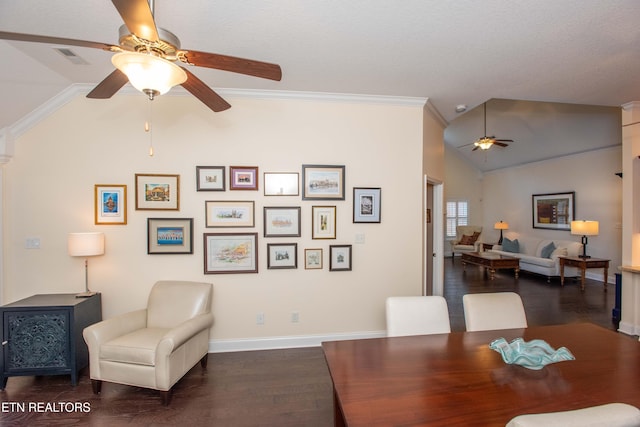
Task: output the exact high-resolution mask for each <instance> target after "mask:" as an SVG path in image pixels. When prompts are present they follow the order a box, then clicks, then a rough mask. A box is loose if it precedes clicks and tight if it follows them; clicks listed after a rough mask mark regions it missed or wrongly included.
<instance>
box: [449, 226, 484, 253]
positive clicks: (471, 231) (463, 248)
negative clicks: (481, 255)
mask: <svg viewBox="0 0 640 427" xmlns="http://www.w3.org/2000/svg"><path fill="white" fill-rule="evenodd" d="M481 233H482V227H481V226H479V225H459V226H457V227H456V239H455V240H451V241H450V242H451V260H454V259H455V256H456V252H458V253H460V252H479V251H480V245H481V244H482V243H481V242H482V241H481V239H480V234H481ZM465 236H467V237H469V238H471V240H473V242H471V243H470V244H469V243H467V242H465ZM474 238H475V239H474Z"/></svg>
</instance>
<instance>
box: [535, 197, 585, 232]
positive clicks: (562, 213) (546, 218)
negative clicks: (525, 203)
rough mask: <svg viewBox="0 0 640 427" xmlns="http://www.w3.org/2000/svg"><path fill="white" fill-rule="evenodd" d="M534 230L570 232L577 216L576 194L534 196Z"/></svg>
mask: <svg viewBox="0 0 640 427" xmlns="http://www.w3.org/2000/svg"><path fill="white" fill-rule="evenodd" d="M531 197H532V215H533V228H547V229H551V230H570V229H571V221H573V219H574V217H575V214H576V203H575V198H576V192H575V191H570V192H566V193H547V194H534V195H533V196H531Z"/></svg>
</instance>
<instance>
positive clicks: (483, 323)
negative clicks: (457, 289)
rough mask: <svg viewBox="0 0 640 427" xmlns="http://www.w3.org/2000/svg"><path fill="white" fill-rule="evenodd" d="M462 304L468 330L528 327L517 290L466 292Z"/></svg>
mask: <svg viewBox="0 0 640 427" xmlns="http://www.w3.org/2000/svg"><path fill="white" fill-rule="evenodd" d="M462 305H463V308H464V323H465V325H466V328H467V331H491V330H495V329H515V328H526V327H527V316H526V314H525V311H524V305H523V304H522V298H520V295H518V294H516V293H515V292H492V293H483V294H466V295H463V297H462Z"/></svg>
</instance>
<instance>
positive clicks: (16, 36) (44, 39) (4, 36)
mask: <svg viewBox="0 0 640 427" xmlns="http://www.w3.org/2000/svg"><path fill="white" fill-rule="evenodd" d="M0 40H15V41H19V42H33V43H49V44H61V45H67V46H79V47H90V48H94V49H102V50H108V51H111V52H116V51H121V50H122V49H121V48H120V47H119V46H114V45H111V44H107V43H100V42H92V41H88V40H76V39H67V38H64V37H49V36H39V35H36V34H22V33H10V32H7V31H0Z"/></svg>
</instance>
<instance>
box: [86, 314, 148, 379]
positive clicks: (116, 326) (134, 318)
mask: <svg viewBox="0 0 640 427" xmlns="http://www.w3.org/2000/svg"><path fill="white" fill-rule="evenodd" d="M146 325H147V310H146V309H142V310H137V311H132V312H129V313H125V314H122V315H120V316H116V317H112V318H111V319H107V320H103V321H101V322H98V323H94V324H93V325H91V326H87V327H86V328H84V330H83V331H82V336H83V337H84V340H85V342H86V343H87V347H89V373H90V376H91V379H97V380H99V379H102V377H101V374H100V345H101V344H102V343H104V342H107V341H109V340H112V339H114V338H116V337H119V336H121V335H125V334H128V333H129V332H133V331H135V330H137V329H141V328H144V327H146Z"/></svg>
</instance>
